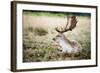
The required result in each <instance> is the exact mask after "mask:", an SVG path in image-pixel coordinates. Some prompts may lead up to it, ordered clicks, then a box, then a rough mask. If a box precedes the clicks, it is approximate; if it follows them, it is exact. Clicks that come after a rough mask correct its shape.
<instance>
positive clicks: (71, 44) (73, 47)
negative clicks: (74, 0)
mask: <svg viewBox="0 0 100 73" xmlns="http://www.w3.org/2000/svg"><path fill="white" fill-rule="evenodd" d="M70 19H71V20H70V26H69V28H68V27H67V26H68V25H69V22H68V21H69V19H68V20H67V24H66V27H65V28H61V29H58V28H55V30H56V31H57V32H58V35H57V36H56V37H55V38H53V40H54V41H55V42H56V43H57V44H58V45H59V46H60V47H61V48H60V50H61V51H62V53H68V54H76V53H79V52H81V51H82V47H81V45H80V44H79V43H78V42H77V41H75V40H73V41H72V40H69V39H68V38H67V37H65V35H64V34H63V33H64V32H67V31H71V30H72V29H74V28H75V27H76V24H77V20H76V16H72V17H70Z"/></svg>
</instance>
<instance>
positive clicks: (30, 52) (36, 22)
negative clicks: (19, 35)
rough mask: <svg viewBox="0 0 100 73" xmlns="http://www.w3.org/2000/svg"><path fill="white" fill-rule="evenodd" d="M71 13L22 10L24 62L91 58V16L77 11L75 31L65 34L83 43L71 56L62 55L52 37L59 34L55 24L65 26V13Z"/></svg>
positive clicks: (66, 14)
mask: <svg viewBox="0 0 100 73" xmlns="http://www.w3.org/2000/svg"><path fill="white" fill-rule="evenodd" d="M68 15H74V14H72V13H52V12H32V11H31V12H30V11H29V12H28V11H24V12H23V62H41V61H59V60H80V59H90V58H91V36H90V35H91V32H90V31H91V23H90V22H91V16H90V15H89V14H86V13H83V14H82V13H76V14H75V15H76V16H77V20H78V23H77V26H76V28H75V29H74V30H72V31H69V32H66V33H64V35H65V36H66V37H67V38H68V39H70V40H76V41H78V42H79V43H80V44H81V46H82V49H83V50H82V52H81V54H80V55H76V56H74V58H72V57H71V56H70V55H68V56H66V57H65V56H64V55H63V54H62V53H61V52H59V50H58V49H57V47H55V46H53V44H54V43H55V42H54V41H53V40H52V39H53V38H54V37H55V36H56V35H57V34H58V33H57V32H56V31H55V28H56V27H65V25H66V22H67V16H68Z"/></svg>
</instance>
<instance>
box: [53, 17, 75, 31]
mask: <svg viewBox="0 0 100 73" xmlns="http://www.w3.org/2000/svg"><path fill="white" fill-rule="evenodd" d="M70 18H71V24H70V26H69V28H67V26H68V24H69V23H68V22H69V17H68V19H67V24H66V27H65V28H61V30H59V29H58V28H57V27H56V28H55V30H56V31H57V32H59V33H64V32H67V31H69V30H72V29H73V28H75V27H76V23H77V20H76V16H72V17H70Z"/></svg>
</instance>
